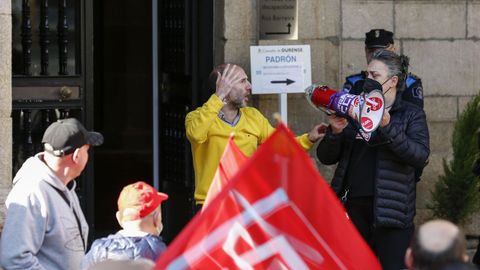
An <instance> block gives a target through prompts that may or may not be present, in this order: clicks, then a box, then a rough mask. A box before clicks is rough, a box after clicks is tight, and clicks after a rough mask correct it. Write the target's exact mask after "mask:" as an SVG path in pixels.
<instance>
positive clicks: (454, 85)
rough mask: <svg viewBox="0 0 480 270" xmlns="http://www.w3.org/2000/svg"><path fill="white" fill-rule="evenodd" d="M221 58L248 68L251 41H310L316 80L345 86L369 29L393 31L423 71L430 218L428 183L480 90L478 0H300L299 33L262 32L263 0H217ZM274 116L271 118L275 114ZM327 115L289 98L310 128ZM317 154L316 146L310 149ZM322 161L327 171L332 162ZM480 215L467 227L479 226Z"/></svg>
mask: <svg viewBox="0 0 480 270" xmlns="http://www.w3.org/2000/svg"><path fill="white" fill-rule="evenodd" d="M219 2H222V3H221V4H218V5H217V9H218V10H219V11H218V12H217V13H218V14H223V16H219V17H221V18H218V20H219V21H222V24H221V27H219V29H218V32H217V35H216V36H217V44H218V47H217V51H216V52H217V59H216V61H215V62H216V63H219V62H234V63H239V64H240V65H242V66H244V67H245V69H246V70H247V74H249V70H250V61H249V46H250V45H285V44H309V45H310V47H311V56H312V81H314V82H316V81H323V82H325V83H327V84H328V85H329V86H331V87H332V88H338V87H340V86H341V85H342V84H343V82H344V79H345V77H346V76H348V75H350V74H354V73H358V72H359V71H360V70H365V68H366V60H365V54H364V38H365V32H367V31H368V30H369V29H372V28H384V29H387V30H391V31H393V32H394V33H395V46H396V48H397V51H399V52H401V53H403V54H405V55H408V56H409V57H410V64H411V67H410V70H411V72H413V73H415V74H417V75H418V76H420V77H421V78H422V82H423V86H424V95H425V111H426V114H427V119H428V125H429V129H430V149H431V154H430V162H429V165H428V166H427V167H426V169H425V171H424V174H423V177H422V181H421V182H419V184H418V195H417V210H418V211H417V222H421V221H423V220H425V219H426V218H428V216H429V212H428V210H427V208H426V205H427V204H428V203H429V201H430V200H431V195H430V191H431V190H432V188H433V186H434V183H435V182H436V181H437V179H438V176H439V175H440V174H442V173H443V167H442V160H443V159H447V160H448V159H449V158H451V156H452V149H451V142H450V141H451V137H452V133H453V127H454V123H455V120H456V119H457V116H458V114H459V113H460V112H461V111H462V110H463V108H464V107H465V105H466V103H467V102H468V101H469V100H470V99H471V98H472V96H473V95H475V94H476V93H478V92H479V91H480V68H479V64H480V19H479V18H480V1H478V0H473V1H459V0H450V1H448V0H440V1H433V0H429V1H428V0H423V1H415V0H407V1H384V0H298V20H299V22H298V23H299V27H298V40H295V41H283V40H277V41H264V40H258V33H257V30H256V29H257V8H258V7H257V4H258V3H259V1H251V0H239V1H227V0H225V1H219ZM254 105H255V106H256V107H257V108H259V109H260V111H262V112H263V113H264V114H265V115H266V116H271V115H272V114H273V112H275V111H278V100H277V96H276V95H262V96H257V97H256V98H255V100H254ZM271 120H273V119H271ZM324 120H325V116H324V115H323V114H322V113H320V112H318V111H316V110H314V109H312V108H310V107H309V106H308V105H306V102H305V98H304V97H303V95H302V94H291V95H289V98H288V122H289V123H288V124H289V126H290V127H292V128H293V130H294V131H296V132H297V133H298V132H302V131H305V130H309V129H310V128H311V127H312V126H313V125H314V124H315V123H317V122H319V121H324ZM311 154H312V157H313V156H314V153H313V152H312V153H311ZM319 169H320V172H321V173H322V175H323V176H324V177H325V179H327V180H329V179H331V177H332V173H333V170H334V167H332V166H322V165H320V164H319ZM478 220H479V219H478V218H477V216H475V217H474V218H473V219H472V222H470V223H468V224H467V225H466V228H465V229H466V233H467V234H479V233H480V228H479V225H480V224H479V222H478Z"/></svg>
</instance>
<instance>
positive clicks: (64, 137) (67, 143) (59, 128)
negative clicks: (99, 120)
mask: <svg viewBox="0 0 480 270" xmlns="http://www.w3.org/2000/svg"><path fill="white" fill-rule="evenodd" d="M42 143H44V144H45V145H44V147H45V151H47V152H49V153H51V154H53V155H55V156H58V157H61V156H65V155H68V154H70V153H73V151H75V149H77V148H80V147H82V146H83V145H85V144H89V145H91V146H98V145H101V144H102V143H103V136H102V134H100V133H98V132H93V131H87V130H86V129H85V127H84V126H83V125H82V124H81V123H80V122H79V121H78V120H77V119H75V118H67V119H62V120H58V121H57V122H54V123H52V124H51V125H50V126H49V127H48V128H47V130H45V134H43V139H42Z"/></svg>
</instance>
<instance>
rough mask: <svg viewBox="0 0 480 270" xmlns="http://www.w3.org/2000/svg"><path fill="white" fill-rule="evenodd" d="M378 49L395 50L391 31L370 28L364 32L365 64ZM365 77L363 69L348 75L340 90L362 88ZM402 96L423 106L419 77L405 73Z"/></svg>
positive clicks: (347, 90)
mask: <svg viewBox="0 0 480 270" xmlns="http://www.w3.org/2000/svg"><path fill="white" fill-rule="evenodd" d="M378 50H386V51H391V52H395V51H396V48H395V44H394V40H393V32H390V31H388V30H385V29H372V30H370V31H368V32H367V33H365V57H366V59H367V64H368V63H370V61H371V59H372V55H373V54H374V53H375V52H376V51H378ZM366 78H367V74H366V72H365V71H361V72H360V73H357V74H353V75H350V76H348V77H346V78H345V83H344V84H343V88H342V90H343V91H346V92H350V91H352V90H354V91H355V89H356V90H358V89H362V86H363V83H364V81H365V79H366ZM402 98H403V100H405V101H408V102H411V103H413V104H415V105H417V106H419V107H421V108H423V86H422V80H421V79H420V77H418V76H416V75H415V74H412V73H408V74H407V76H406V79H405V90H404V91H403V94H402Z"/></svg>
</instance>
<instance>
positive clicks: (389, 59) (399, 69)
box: [371, 50, 409, 92]
mask: <svg viewBox="0 0 480 270" xmlns="http://www.w3.org/2000/svg"><path fill="white" fill-rule="evenodd" d="M373 60H377V61H380V62H382V63H384V64H385V65H386V66H387V68H388V77H393V76H397V77H398V82H397V91H399V92H400V91H403V90H405V79H406V78H407V75H408V65H409V59H408V57H407V56H405V55H398V54H396V53H394V52H392V51H387V50H378V51H376V52H375V53H374V54H373V55H372V60H371V61H373Z"/></svg>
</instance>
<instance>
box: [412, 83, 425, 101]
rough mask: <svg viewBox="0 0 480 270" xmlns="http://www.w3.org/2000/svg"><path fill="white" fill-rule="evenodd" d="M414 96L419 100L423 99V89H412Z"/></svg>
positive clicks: (418, 87) (419, 87)
mask: <svg viewBox="0 0 480 270" xmlns="http://www.w3.org/2000/svg"><path fill="white" fill-rule="evenodd" d="M412 96H413V97H415V98H418V99H423V88H422V87H421V86H420V85H419V86H417V87H413V88H412Z"/></svg>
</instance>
